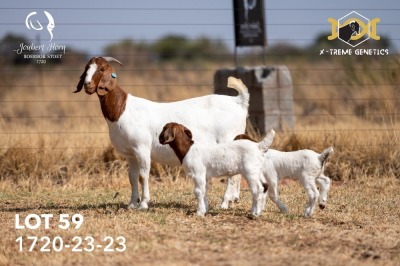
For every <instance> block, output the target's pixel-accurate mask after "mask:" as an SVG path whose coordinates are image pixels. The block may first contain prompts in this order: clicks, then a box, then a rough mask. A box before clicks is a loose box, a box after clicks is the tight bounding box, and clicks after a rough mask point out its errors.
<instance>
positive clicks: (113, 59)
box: [103, 56, 122, 66]
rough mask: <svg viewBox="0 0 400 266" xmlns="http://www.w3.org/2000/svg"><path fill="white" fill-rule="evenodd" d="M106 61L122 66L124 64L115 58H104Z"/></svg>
mask: <svg viewBox="0 0 400 266" xmlns="http://www.w3.org/2000/svg"><path fill="white" fill-rule="evenodd" d="M103 58H104V60H106V61H107V62H117V63H118V64H120V65H121V66H122V63H121V62H120V61H118V60H117V59H115V58H114V57H111V56H105V57H103Z"/></svg>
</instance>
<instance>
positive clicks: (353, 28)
mask: <svg viewBox="0 0 400 266" xmlns="http://www.w3.org/2000/svg"><path fill="white" fill-rule="evenodd" d="M354 24H355V23H354V22H350V24H349V25H350V28H351V29H352V30H353V31H355V29H356V26H355V25H354Z"/></svg>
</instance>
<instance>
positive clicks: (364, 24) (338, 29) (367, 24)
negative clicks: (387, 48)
mask: <svg viewBox="0 0 400 266" xmlns="http://www.w3.org/2000/svg"><path fill="white" fill-rule="evenodd" d="M328 22H329V23H331V26H332V33H331V35H330V36H328V40H334V39H336V38H338V39H339V40H341V41H342V42H345V43H347V44H348V45H350V46H352V47H356V46H357V45H360V44H361V43H363V42H365V41H367V40H368V39H374V40H379V39H380V36H378V35H377V33H376V24H378V23H379V22H380V18H374V19H371V20H370V19H368V18H366V17H364V16H363V15H361V14H359V13H357V12H356V11H352V12H350V13H349V14H347V15H346V16H344V17H342V18H340V19H338V20H336V19H334V18H328ZM364 36H366V37H365V38H363V37H364Z"/></svg>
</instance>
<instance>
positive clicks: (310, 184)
mask: <svg viewBox="0 0 400 266" xmlns="http://www.w3.org/2000/svg"><path fill="white" fill-rule="evenodd" d="M301 183H302V184H303V186H304V188H305V189H306V192H307V196H308V201H307V205H306V210H305V211H304V216H305V217H311V216H312V214H313V212H314V208H315V205H316V203H317V201H318V197H319V192H318V189H317V185H316V184H315V178H314V177H311V176H310V177H305V178H302V179H301Z"/></svg>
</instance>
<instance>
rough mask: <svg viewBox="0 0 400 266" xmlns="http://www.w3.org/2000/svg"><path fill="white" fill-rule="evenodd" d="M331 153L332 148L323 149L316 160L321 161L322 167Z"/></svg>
mask: <svg viewBox="0 0 400 266" xmlns="http://www.w3.org/2000/svg"><path fill="white" fill-rule="evenodd" d="M332 153H333V148H332V147H329V148H327V149H325V150H324V151H323V152H321V154H320V155H319V156H318V159H319V160H320V161H321V163H322V165H324V164H325V162H326V161H327V160H328V159H329V158H330V157H331V154H332Z"/></svg>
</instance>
